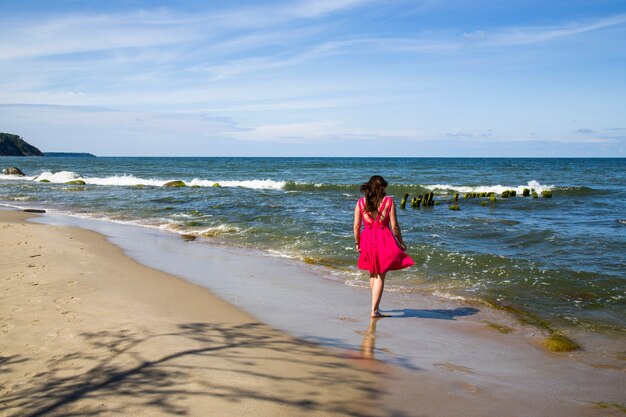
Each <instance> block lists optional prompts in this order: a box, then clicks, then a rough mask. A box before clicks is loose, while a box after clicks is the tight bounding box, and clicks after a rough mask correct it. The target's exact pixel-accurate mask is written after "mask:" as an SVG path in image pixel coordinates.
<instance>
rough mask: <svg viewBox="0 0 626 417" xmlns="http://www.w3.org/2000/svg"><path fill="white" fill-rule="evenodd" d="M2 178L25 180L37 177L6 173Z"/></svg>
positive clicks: (0, 177)
mask: <svg viewBox="0 0 626 417" xmlns="http://www.w3.org/2000/svg"><path fill="white" fill-rule="evenodd" d="M0 179H3V180H14V181H25V180H28V181H32V180H34V179H35V177H28V176H25V177H22V176H20V175H6V174H4V175H0Z"/></svg>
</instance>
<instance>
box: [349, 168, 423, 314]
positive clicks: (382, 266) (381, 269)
mask: <svg viewBox="0 0 626 417" xmlns="http://www.w3.org/2000/svg"><path fill="white" fill-rule="evenodd" d="M386 188H387V181H385V179H384V178H383V177H381V176H380V175H374V176H373V177H372V178H370V180H369V181H368V182H366V183H365V184H363V185H362V186H361V192H362V193H363V195H364V197H363V198H360V199H359V201H358V202H357V203H356V206H355V207H354V241H355V243H356V250H357V251H358V252H359V253H360V255H359V262H358V267H359V269H366V270H368V271H369V273H370V290H371V292H372V311H371V317H373V318H377V317H384V315H383V314H381V313H380V311H379V305H380V299H381V298H382V296H383V290H384V288H385V276H386V274H387V271H392V270H396V269H402V268H408V267H409V266H411V265H413V264H414V262H413V260H412V259H411V258H410V257H409V255H407V254H406V253H405V252H404V251H405V250H406V245H405V244H404V242H403V240H402V233H401V232H400V225H399V224H398V219H397V217H396V205H395V203H394V202H393V199H392V198H391V197H387V196H386V193H385V190H386ZM361 223H363V226H364V227H363V230H362V231H361ZM390 225H391V228H390Z"/></svg>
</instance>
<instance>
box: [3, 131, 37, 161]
mask: <svg viewBox="0 0 626 417" xmlns="http://www.w3.org/2000/svg"><path fill="white" fill-rule="evenodd" d="M42 155H43V153H41V151H40V150H39V149H37V148H35V147H34V146H33V145H31V144H29V143H27V142H26V141H24V140H23V139H22V138H20V137H19V136H17V135H12V134H10V133H0V156H42Z"/></svg>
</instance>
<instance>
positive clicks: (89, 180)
mask: <svg viewBox="0 0 626 417" xmlns="http://www.w3.org/2000/svg"><path fill="white" fill-rule="evenodd" d="M0 178H2V179H11V180H30V181H41V180H47V181H49V182H51V183H55V184H64V183H66V182H68V181H72V180H82V181H85V183H86V184H90V185H106V186H123V187H132V186H136V185H147V186H153V187H162V186H164V185H165V184H166V183H168V182H170V181H178V180H177V179H173V178H172V179H157V178H141V177H136V176H134V175H130V174H123V175H112V176H109V177H83V176H81V175H80V174H78V173H76V172H72V171H60V172H51V171H45V172H42V173H41V174H39V175H37V176H35V177H19V176H16V175H5V176H2V177H0ZM183 182H184V183H185V185H187V186H199V187H213V186H214V185H215V184H219V186H220V187H241V188H250V189H255V190H282V189H284V187H285V184H287V181H275V180H270V179H251V180H219V179H216V180H209V179H201V178H194V179H192V180H191V181H185V180H183Z"/></svg>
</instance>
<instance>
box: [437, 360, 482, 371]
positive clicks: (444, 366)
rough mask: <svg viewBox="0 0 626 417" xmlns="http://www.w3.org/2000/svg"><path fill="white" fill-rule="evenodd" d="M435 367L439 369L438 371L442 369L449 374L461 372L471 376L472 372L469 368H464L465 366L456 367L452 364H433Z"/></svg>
mask: <svg viewBox="0 0 626 417" xmlns="http://www.w3.org/2000/svg"><path fill="white" fill-rule="evenodd" d="M434 365H435V367H437V368H439V369H443V370H444V371H450V372H461V373H464V374H473V373H474V371H473V370H472V369H470V368H466V367H465V366H461V365H456V364H454V363H450V362H443V363H435V364H434Z"/></svg>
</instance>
